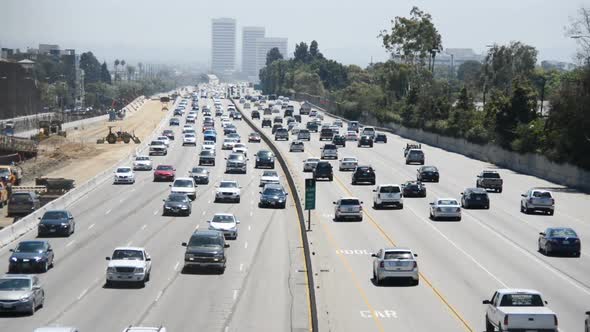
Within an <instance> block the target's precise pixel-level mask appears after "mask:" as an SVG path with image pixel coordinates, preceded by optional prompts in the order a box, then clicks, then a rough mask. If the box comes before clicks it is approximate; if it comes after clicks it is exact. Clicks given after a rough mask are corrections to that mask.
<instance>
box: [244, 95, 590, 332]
mask: <svg viewBox="0 0 590 332" xmlns="http://www.w3.org/2000/svg"><path fill="white" fill-rule="evenodd" d="M238 105H239V104H238ZM295 109H296V112H295V113H296V114H297V113H298V112H297V110H298V109H299V105H298V104H296V106H295ZM243 113H244V115H245V116H250V112H249V111H248V110H246V111H244V112H243ZM273 116H274V114H273ZM263 118H264V116H263ZM302 118H303V119H302V124H301V125H302V126H305V123H306V122H307V121H309V120H310V118H309V117H308V116H302ZM333 120H334V119H333V118H330V117H328V116H326V117H325V119H324V121H323V122H332V121H333ZM253 121H254V123H255V124H256V125H258V126H260V120H253ZM345 129H346V124H345V128H344V130H345ZM264 132H265V133H266V134H267V135H269V137H272V135H271V133H270V128H265V129H264ZM387 137H388V142H387V143H386V144H380V143H379V144H375V146H374V147H373V148H358V147H357V146H356V143H355V142H347V143H348V144H347V146H346V147H345V148H340V149H339V151H338V153H339V157H345V156H354V157H357V158H358V159H359V164H360V165H362V164H370V165H372V166H373V167H374V168H375V169H376V174H377V184H385V183H394V184H402V183H404V182H406V181H408V180H415V179H416V169H417V166H409V165H406V164H405V161H404V158H403V148H404V147H405V145H406V142H407V140H406V139H403V138H401V137H399V136H396V135H393V134H387ZM291 139H293V137H291ZM289 143H290V142H284V141H280V142H275V144H276V145H277V146H278V147H279V149H280V151H281V154H282V155H283V156H285V157H286V159H287V161H288V164H289V169H290V172H291V174H293V176H294V177H295V179H296V182H297V185H298V190H299V191H300V194H301V195H302V197H303V193H304V179H305V178H308V177H311V173H303V172H302V169H303V161H304V160H305V159H306V158H308V157H311V156H314V157H319V156H320V147H321V146H322V145H323V144H324V143H323V142H319V134H312V138H311V141H310V142H305V152H304V153H296V152H289ZM423 150H424V151H425V154H426V164H427V165H434V166H437V167H438V168H439V171H440V174H441V175H440V177H441V179H440V182H439V183H432V184H431V183H428V184H427V185H426V186H427V191H428V196H427V197H426V198H404V208H403V209H402V210H397V209H392V210H375V209H373V208H372V194H373V193H372V189H373V188H374V186H370V185H351V172H341V171H338V161H332V165H333V167H334V175H335V176H334V181H333V182H320V181H318V182H317V184H316V190H317V195H316V197H317V202H316V209H315V210H314V211H313V213H312V232H309V233H308V236H309V242H310V247H311V251H312V252H314V253H315V255H314V256H313V257H312V260H313V268H314V271H316V280H315V282H316V286H317V289H316V297H317V299H318V313H319V322H320V330H323V331H326V330H331V331H372V330H376V331H464V330H465V331H482V330H484V329H485V324H484V316H485V306H484V305H482V300H484V299H490V298H491V296H492V294H493V293H494V292H495V291H496V290H497V289H499V288H532V289H536V290H539V291H541V292H542V293H543V294H544V297H545V299H546V300H547V301H548V302H549V307H551V308H552V309H553V310H554V311H555V312H556V313H557V315H558V318H559V326H560V331H579V330H580V329H581V328H582V325H583V322H584V312H585V311H587V310H590V277H589V275H590V256H589V255H590V252H589V251H588V249H586V246H585V244H586V243H587V241H586V240H585V239H588V238H590V225H589V223H588V221H587V220H586V219H587V218H585V216H584V215H585V207H587V206H588V203H590V198H589V197H588V196H587V195H585V194H581V193H578V192H576V191H574V190H570V189H569V188H563V187H562V186H558V185H555V184H553V183H549V182H547V181H544V180H542V179H539V178H535V177H532V176H527V175H523V174H517V173H514V172H512V171H510V170H507V169H501V168H497V167H496V166H495V165H491V164H487V163H485V162H481V161H478V160H474V159H470V158H468V157H465V156H463V155H459V154H456V153H449V152H447V151H445V150H442V149H439V148H434V147H430V146H424V145H423ZM483 169H496V170H497V171H498V172H499V173H500V174H501V176H502V177H503V178H504V190H503V192H502V193H490V194H489V196H490V199H491V208H490V209H489V210H463V211H462V212H463V218H462V220H461V221H460V222H454V221H453V222H448V221H433V220H430V219H429V202H432V201H433V200H434V199H435V198H437V197H454V198H457V199H459V198H460V193H461V192H462V191H463V190H464V189H465V188H468V187H474V186H475V180H476V175H477V174H478V173H479V172H480V171H482V170H483ZM532 187H541V188H548V189H549V190H551V191H552V192H553V194H554V197H555V200H556V212H555V215H553V216H548V215H526V214H523V213H520V212H519V204H520V198H521V196H520V195H521V194H522V193H524V192H526V190H528V189H530V188H532ZM344 196H355V197H358V198H360V199H361V200H362V201H364V220H363V221H362V222H335V221H334V220H333V218H334V207H333V201H335V200H337V199H339V198H341V197H344ZM550 226H567V227H572V228H574V229H575V230H576V231H577V232H578V235H579V236H580V237H581V238H582V253H581V257H579V258H573V257H548V256H545V255H543V254H541V253H539V252H538V251H537V239H538V236H539V232H542V231H544V230H545V228H546V227H550ZM393 246H403V247H409V248H411V249H413V250H414V252H415V253H417V254H418V258H417V259H418V264H419V268H420V279H421V280H420V284H419V285H418V286H410V285H408V284H406V283H397V282H388V283H386V284H385V285H384V286H377V285H376V283H375V282H374V280H373V279H372V259H373V258H372V257H371V256H370V254H371V253H374V252H376V251H377V250H379V249H381V248H384V247H393Z"/></svg>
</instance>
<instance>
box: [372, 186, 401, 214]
mask: <svg viewBox="0 0 590 332" xmlns="http://www.w3.org/2000/svg"><path fill="white" fill-rule="evenodd" d="M386 205H389V206H395V207H397V208H399V209H403V208H404V199H403V198H402V188H401V187H400V185H398V184H380V185H378V186H377V188H375V189H373V208H374V209H380V208H382V207H384V206H386Z"/></svg>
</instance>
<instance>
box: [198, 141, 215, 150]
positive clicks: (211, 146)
mask: <svg viewBox="0 0 590 332" xmlns="http://www.w3.org/2000/svg"><path fill="white" fill-rule="evenodd" d="M215 147H216V144H215V142H213V141H203V144H202V145H201V150H213V151H215Z"/></svg>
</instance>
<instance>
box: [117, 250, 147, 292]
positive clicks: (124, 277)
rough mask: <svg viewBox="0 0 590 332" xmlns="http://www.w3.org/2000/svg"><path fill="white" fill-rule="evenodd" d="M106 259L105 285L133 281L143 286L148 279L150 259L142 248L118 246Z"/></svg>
mask: <svg viewBox="0 0 590 332" xmlns="http://www.w3.org/2000/svg"><path fill="white" fill-rule="evenodd" d="M106 260H107V261H108V262H109V263H108V265H107V271H106V286H107V287H110V286H112V285H113V284H115V283H119V282H121V283H129V282H133V283H139V284H140V285H141V286H144V285H145V283H146V282H148V281H149V280H150V274H151V272H152V259H151V257H150V255H149V254H148V253H147V252H146V251H145V249H144V248H140V247H118V248H115V250H114V251H113V255H112V256H110V257H106Z"/></svg>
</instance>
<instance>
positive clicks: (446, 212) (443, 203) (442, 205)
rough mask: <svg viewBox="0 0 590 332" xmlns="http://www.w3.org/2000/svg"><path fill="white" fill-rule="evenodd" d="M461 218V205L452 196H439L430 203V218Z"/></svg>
mask: <svg viewBox="0 0 590 332" xmlns="http://www.w3.org/2000/svg"><path fill="white" fill-rule="evenodd" d="M441 218H448V219H455V220H461V205H460V204H459V202H458V201H457V200H456V199H454V198H439V199H437V200H436V201H434V202H431V203H430V219H432V220H437V219H441Z"/></svg>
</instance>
